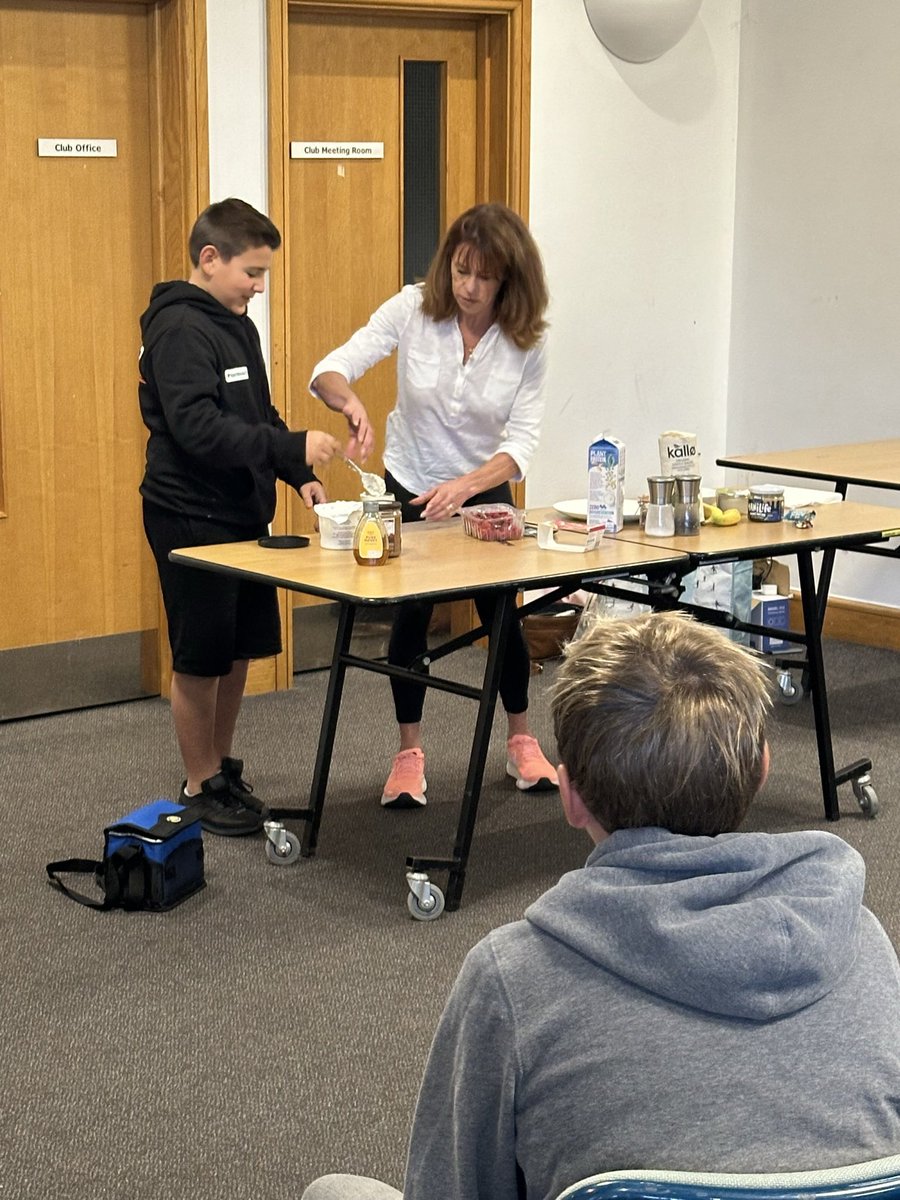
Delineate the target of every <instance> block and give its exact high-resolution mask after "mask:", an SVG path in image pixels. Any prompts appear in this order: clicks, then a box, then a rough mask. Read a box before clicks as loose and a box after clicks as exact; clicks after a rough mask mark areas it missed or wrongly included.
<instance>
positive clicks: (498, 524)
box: [459, 504, 525, 542]
mask: <svg viewBox="0 0 900 1200" xmlns="http://www.w3.org/2000/svg"><path fill="white" fill-rule="evenodd" d="M459 513H460V516H461V517H462V520H463V529H464V530H465V532H466V533H467V534H468V535H469V537H473V538H478V540H479V541H481V542H512V541H515V540H516V538H520V537H521V536H522V534H523V533H524V531H525V515H524V513H522V512H521V510H520V509H518V508H513V507H512V505H510V504H475V505H473V506H472V507H471V508H461V509H460V510H459Z"/></svg>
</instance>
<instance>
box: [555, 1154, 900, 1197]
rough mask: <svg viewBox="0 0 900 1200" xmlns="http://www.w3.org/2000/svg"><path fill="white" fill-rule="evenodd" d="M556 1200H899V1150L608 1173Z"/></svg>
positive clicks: (571, 1187)
mask: <svg viewBox="0 0 900 1200" xmlns="http://www.w3.org/2000/svg"><path fill="white" fill-rule="evenodd" d="M557 1200H900V1154H893V1155H891V1156H890V1157H889V1158H876V1159H873V1160H871V1161H870V1162H864V1163H855V1164H853V1165H852V1166H848V1167H833V1168H831V1169H829V1170H826V1171H783V1172H778V1173H773V1174H744V1175H738V1174H727V1173H705V1174H704V1173H702V1172H692V1171H607V1172H606V1173H604V1174H602V1175H592V1176H591V1177H590V1178H588V1179H582V1180H580V1181H579V1182H578V1183H574V1184H572V1185H571V1186H570V1187H567V1188H566V1190H565V1191H564V1192H560V1194H559V1196H558V1197H557Z"/></svg>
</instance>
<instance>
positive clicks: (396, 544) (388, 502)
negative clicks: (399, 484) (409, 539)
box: [360, 492, 403, 558]
mask: <svg viewBox="0 0 900 1200" xmlns="http://www.w3.org/2000/svg"><path fill="white" fill-rule="evenodd" d="M373 499H375V497H374V496H372V495H371V494H369V493H366V492H363V494H362V495H361V496H360V500H362V502H363V504H365V502H366V500H373ZM378 512H379V515H380V517H381V519H382V521H383V522H384V528H385V530H386V531H387V539H388V557H389V558H398V557H399V556H400V549H401V544H402V536H401V531H400V526H401V525H402V523H403V508H402V505H401V504H400V501H399V500H398V499H397V498H396V497H395V496H394V494H393V492H385V494H384V495H383V496H379V497H378Z"/></svg>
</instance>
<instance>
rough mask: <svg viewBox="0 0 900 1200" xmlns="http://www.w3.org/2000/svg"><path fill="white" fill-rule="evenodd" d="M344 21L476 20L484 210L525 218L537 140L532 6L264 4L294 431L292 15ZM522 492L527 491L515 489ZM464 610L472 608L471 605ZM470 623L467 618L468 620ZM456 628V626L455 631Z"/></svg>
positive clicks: (276, 391)
mask: <svg viewBox="0 0 900 1200" xmlns="http://www.w3.org/2000/svg"><path fill="white" fill-rule="evenodd" d="M292 11H293V12H297V11H303V12H309V13H324V14H331V15H336V14H347V15H350V16H353V15H356V16H358V17H360V18H364V17H367V16H369V17H407V18H409V17H413V18H415V17H420V18H422V19H431V18H435V17H452V18H463V19H468V20H470V21H471V20H474V21H476V22H477V26H478V29H477V35H476V39H477V55H478V62H479V83H478V108H479V112H480V114H481V120H482V128H481V131H480V138H479V143H480V145H481V147H483V152H482V154H481V156H480V161H479V163H478V164H477V167H476V171H477V177H476V188H477V195H478V201H479V202H486V201H496V202H500V203H503V204H508V205H509V207H510V208H512V209H515V211H516V212H518V213H519V215H520V216H521V217H522V218H523V219H524V220H526V221H527V220H528V197H529V166H530V154H529V148H530V137H531V0H266V18H267V21H266V23H267V37H268V92H269V145H268V162H269V215H270V217H271V219H272V220H273V221H274V222H275V224H276V225H277V226H278V228H279V229H280V230H281V231H282V233H283V235H284V239H285V240H284V244H283V247H282V254H281V255H279V256H277V257H276V260H275V263H274V264H273V267H272V271H271V276H270V281H269V291H270V296H271V307H270V333H271V363H270V380H271V385H272V394H273V397H274V400H275V403H276V405H277V406H278V408H279V410H280V412H281V414H282V416H283V417H284V419H285V420H286V421H287V422H288V424H291V415H292V414H291V403H290V396H289V395H288V389H287V381H288V379H289V377H290V372H289V367H290V342H289V338H288V330H289V329H290V327H291V296H290V289H289V287H288V282H287V272H286V270H285V267H284V263H285V262H286V261H287V260H288V256H289V255H290V245H289V240H290V231H289V230H288V229H287V222H286V217H287V213H288V207H289V200H288V180H287V170H286V163H287V149H288V146H289V145H290V129H289V128H288V114H289V111H290V109H289V87H290V77H289V67H288V23H289V19H290V14H291V12H292ZM518 487H519V488H520V489H521V485H518ZM278 489H279V491H278V509H277V512H276V514H275V520H274V522H273V528H274V529H276V530H277V531H278V532H279V533H283V532H285V530H286V523H287V488H286V485H285V484H283V483H280V484H279V485H278ZM290 599H291V597H290V595H289V594H287V593H285V592H281V593H280V596H279V603H280V607H281V624H282V630H283V639H284V652H283V653H282V654H280V655H278V657H277V659H276V660H275V671H274V678H273V679H272V680H271V681H270V686H273V687H274V688H275V689H276V690H279V691H280V690H283V689H286V688H290V687H291V682H292V678H293V675H292V672H293V658H294V655H293V621H292V619H291V605H290ZM465 607H466V609H468V608H469V607H471V606H468V605H466V606H465ZM466 619H468V618H467V617H466V618H463V620H466ZM458 623H459V618H457V620H456V621H454V624H458Z"/></svg>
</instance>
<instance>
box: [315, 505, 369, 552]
mask: <svg viewBox="0 0 900 1200" xmlns="http://www.w3.org/2000/svg"><path fill="white" fill-rule="evenodd" d="M313 512H315V514H316V516H317V517H318V518H319V542H320V544H321V546H322V548H323V549H324V550H352V549H353V535H354V533H355V532H356V526H357V524H358V523H359V518H360V517H361V516H362V504H361V503H360V502H359V500H330V501H329V502H328V503H327V504H316V505H314V506H313Z"/></svg>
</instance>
